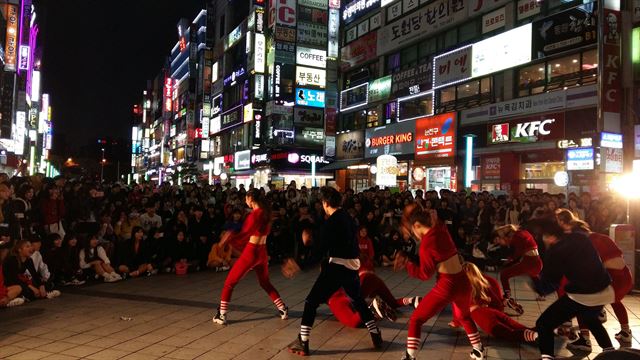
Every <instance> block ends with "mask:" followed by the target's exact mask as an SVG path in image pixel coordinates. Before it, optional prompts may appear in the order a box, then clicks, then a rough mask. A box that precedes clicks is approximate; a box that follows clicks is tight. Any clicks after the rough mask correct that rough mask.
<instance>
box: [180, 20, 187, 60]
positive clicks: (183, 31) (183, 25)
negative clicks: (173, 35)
mask: <svg viewBox="0 0 640 360" xmlns="http://www.w3.org/2000/svg"><path fill="white" fill-rule="evenodd" d="M187 27H189V25H188V23H187V20H185V19H181V20H180V22H179V23H178V46H179V49H180V52H183V51H185V50H187V34H186V31H187Z"/></svg>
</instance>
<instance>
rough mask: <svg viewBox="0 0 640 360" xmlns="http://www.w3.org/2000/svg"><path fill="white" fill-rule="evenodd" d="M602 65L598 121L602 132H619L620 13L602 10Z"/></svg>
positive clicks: (620, 96)
mask: <svg viewBox="0 0 640 360" xmlns="http://www.w3.org/2000/svg"><path fill="white" fill-rule="evenodd" d="M604 19H605V23H604V34H603V35H604V36H603V37H604V44H603V45H602V46H601V47H600V49H601V50H600V51H602V52H603V54H602V59H603V62H604V64H602V66H598V70H599V71H600V73H601V74H602V76H601V77H600V79H601V81H600V86H601V88H600V106H599V110H600V112H601V114H600V119H602V126H603V130H609V131H619V129H620V112H621V111H622V78H621V74H620V68H621V66H622V62H621V60H620V56H621V55H620V53H621V52H620V40H621V38H622V33H621V30H622V14H621V13H620V11H616V10H611V9H604Z"/></svg>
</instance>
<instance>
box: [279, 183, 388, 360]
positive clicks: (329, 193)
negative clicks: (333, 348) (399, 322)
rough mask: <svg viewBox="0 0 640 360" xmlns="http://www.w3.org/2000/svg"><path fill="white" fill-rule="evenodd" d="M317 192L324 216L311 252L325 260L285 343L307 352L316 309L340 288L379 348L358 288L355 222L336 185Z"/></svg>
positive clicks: (373, 324) (298, 351)
mask: <svg viewBox="0 0 640 360" xmlns="http://www.w3.org/2000/svg"><path fill="white" fill-rule="evenodd" d="M321 195H322V207H323V208H324V211H325V213H326V214H327V216H328V219H327V221H326V222H325V224H324V225H323V228H322V234H321V237H320V242H319V244H318V246H317V248H316V249H315V250H316V253H315V254H312V256H315V257H323V258H325V260H324V261H323V262H322V268H321V271H320V275H319V276H318V278H317V279H316V282H315V284H314V285H313V287H312V288H311V291H310V292H309V295H307V298H306V300H305V305H304V312H303V314H302V324H301V326H300V334H299V335H298V338H297V339H296V340H295V341H294V342H293V343H291V344H290V345H289V351H290V352H292V353H295V354H298V355H302V356H307V355H309V336H310V334H311V328H312V327H313V322H314V320H315V317H316V310H317V309H318V306H320V304H322V303H326V302H327V300H328V299H329V297H330V296H331V295H333V293H335V292H336V291H337V290H339V289H340V288H342V289H343V290H344V291H345V292H346V293H347V295H348V296H349V297H350V298H351V299H352V301H353V305H354V308H355V309H356V311H357V312H358V313H359V314H360V317H361V319H362V322H364V324H365V326H366V327H367V329H368V330H369V334H370V335H371V340H372V342H373V345H374V347H375V348H380V347H381V346H382V334H381V333H380V329H379V328H378V326H377V325H376V322H375V320H374V317H373V314H372V313H371V311H369V309H368V308H367V304H366V302H365V301H364V299H363V297H362V293H361V291H360V278H359V276H358V269H359V268H360V260H359V259H358V255H359V249H358V242H357V240H356V234H357V229H356V225H355V224H354V222H353V220H352V219H351V217H350V216H349V214H348V213H347V212H346V211H345V210H344V209H342V208H341V207H340V204H341V202H342V197H341V195H340V193H339V192H338V191H337V190H336V189H334V188H330V187H326V186H325V187H323V188H322V189H321ZM327 257H328V259H327Z"/></svg>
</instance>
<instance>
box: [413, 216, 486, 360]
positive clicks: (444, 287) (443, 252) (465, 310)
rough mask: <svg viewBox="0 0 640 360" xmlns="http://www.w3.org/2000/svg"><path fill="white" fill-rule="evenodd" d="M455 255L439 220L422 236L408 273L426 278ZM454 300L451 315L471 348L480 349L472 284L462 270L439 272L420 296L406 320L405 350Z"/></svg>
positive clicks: (418, 338) (415, 345)
mask: <svg viewBox="0 0 640 360" xmlns="http://www.w3.org/2000/svg"><path fill="white" fill-rule="evenodd" d="M457 255H458V250H457V248H456V246H455V244H454V243H453V240H452V239H451V236H450V235H449V232H448V230H447V227H446V226H445V225H443V224H441V223H439V224H437V225H435V226H434V227H432V228H431V229H429V231H428V232H427V233H426V234H425V235H424V236H422V241H421V242H420V249H419V256H420V262H419V264H416V263H413V262H411V261H410V262H408V263H407V272H408V273H409V275H410V276H412V277H415V278H418V279H420V280H428V279H429V278H431V277H432V276H433V275H434V274H435V273H436V266H437V265H438V264H439V263H441V262H443V261H445V260H448V259H450V258H451V257H453V256H457ZM450 303H453V314H454V318H455V319H458V321H459V322H460V324H462V326H463V327H464V330H465V331H466V333H467V336H468V337H469V341H470V342H471V345H472V346H473V347H474V348H481V347H482V344H481V343H480V335H479V334H478V328H477V327H476V324H474V322H473V321H472V320H471V315H470V313H469V308H470V305H471V284H470V283H469V279H468V278H467V275H466V274H465V273H464V271H460V272H459V273H457V274H444V273H438V277H437V280H436V284H435V286H434V287H433V289H431V291H430V292H429V293H427V294H426V295H425V297H424V298H423V299H422V301H421V302H420V304H419V305H418V308H417V309H416V310H415V311H414V312H413V314H412V315H411V318H410V319H409V334H408V337H407V352H408V353H409V354H410V355H412V356H413V355H414V354H415V352H416V351H417V349H418V346H419V344H420V335H421V328H422V325H423V324H424V323H425V322H427V320H429V319H430V318H432V317H433V316H435V315H436V314H438V313H439V312H440V311H442V309H444V307H445V306H447V305H448V304H450Z"/></svg>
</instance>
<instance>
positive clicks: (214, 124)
mask: <svg viewBox="0 0 640 360" xmlns="http://www.w3.org/2000/svg"><path fill="white" fill-rule="evenodd" d="M209 126H210V128H209V131H210V132H211V134H217V133H219V132H220V127H221V119H220V116H216V117H214V118H213V119H211V124H210V125H209Z"/></svg>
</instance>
